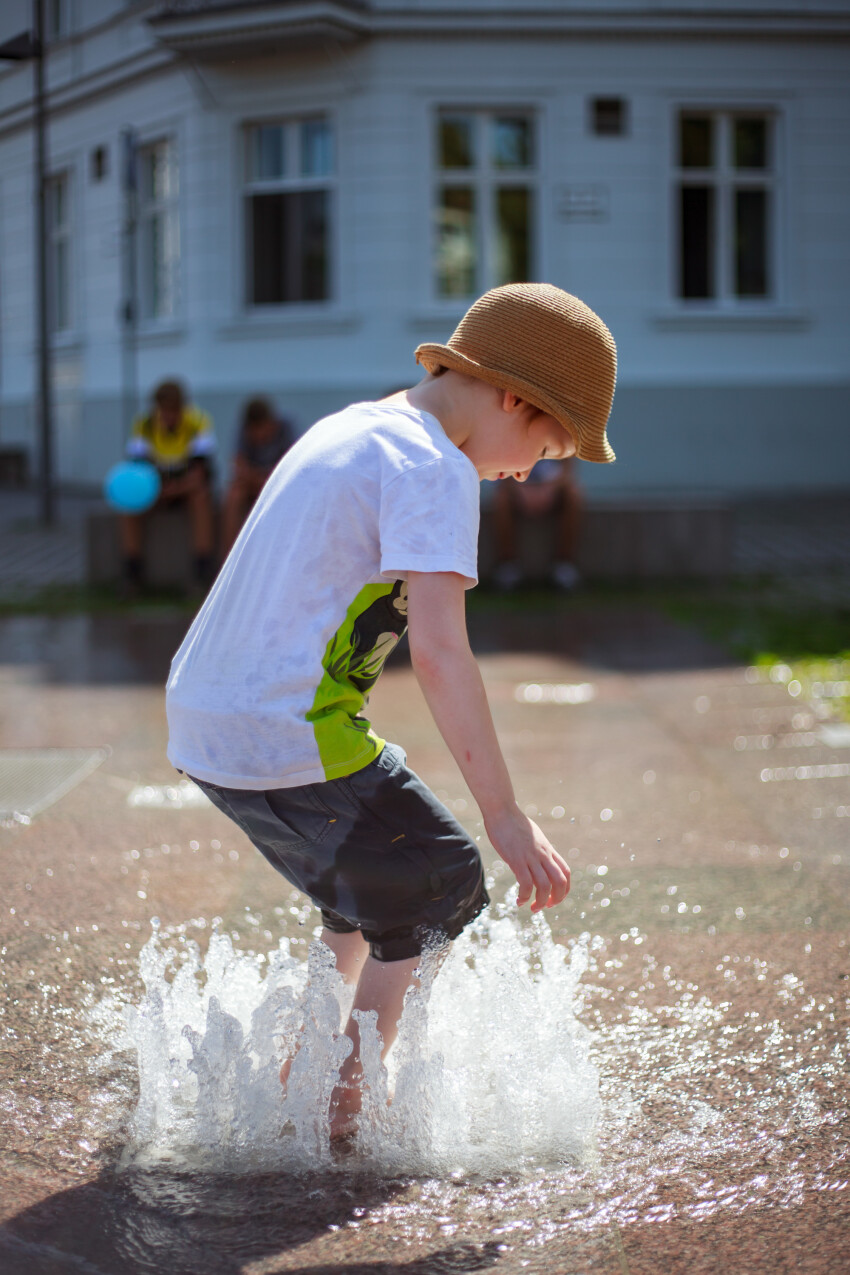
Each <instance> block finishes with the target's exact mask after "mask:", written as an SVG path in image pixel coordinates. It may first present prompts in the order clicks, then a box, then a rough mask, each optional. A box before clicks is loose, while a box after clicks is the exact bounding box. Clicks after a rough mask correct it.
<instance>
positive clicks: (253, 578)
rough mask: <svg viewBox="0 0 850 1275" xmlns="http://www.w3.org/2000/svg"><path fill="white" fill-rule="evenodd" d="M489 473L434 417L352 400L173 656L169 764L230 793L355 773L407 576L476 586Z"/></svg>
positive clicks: (320, 426) (300, 447)
mask: <svg viewBox="0 0 850 1275" xmlns="http://www.w3.org/2000/svg"><path fill="white" fill-rule="evenodd" d="M478 496H479V479H478V474H477V472H476V469H475V466H474V465H473V464H472V462H471V461H470V460H469V459H468V458H467V457H466V456H464V454H463V453H462V452H461V451H459V450H458V448H457V447H455V445H454V444H453V443H452V442H450V441H449V439H448V438H447V437H446V434H445V433H444V431H443V429H442V426H441V425H440V423H439V421H438V420H437V419H436V417H434V416H431V415H430V414H429V413H428V412H421V411H418V410H416V409H414V408H410V407H405V406H397V405H395V404H388V403H356V404H354V405H353V406H352V407H349V408H346V410H345V411H343V412H339V413H337V414H336V415H334V416H328V417H326V418H325V419H324V420H321V421H319V422H318V423H317V424H315V425H314V426H313V427H312V429H309V430H308V431H307V433H306V434H304V435H303V436H302V437H301V438H300V439H299V440H298V442H297V443H296V444H295V446H294V447H293V448H292V449H291V450H290V451H289V452H288V453H287V454H286V456H285V457H284V458H283V460H282V461H281V462H280V464H279V465H278V466H277V468H276V469H275V470H274V472H273V473H272V475H271V477H270V478H269V480H268V482H267V483H266V485H265V487H264V488H263V490H262V492H261V494H260V496H259V499H258V500H257V503H256V504H255V506H254V508H253V510H252V511H251V514H250V516H249V518H248V520H247V522H246V523H245V526H244V527H243V529H242V532H241V534H240V536H239V539H238V540H237V541H236V544H235V545H234V547H233V550H232V551H231V553H230V556H229V557H228V559H227V561H226V563H225V564H224V566H223V568H222V570H221V572H220V574H219V576H218V579H217V580H216V582H215V584H214V585H213V588H212V590H211V592H210V594H209V596H208V598H207V599H206V601H205V602H204V605H203V607H202V608H201V610H200V611H199V613H198V615H197V617H196V619H195V621H194V623H193V625H192V627H191V629H190V630H189V632H188V634H187V635H186V638H185V640H184V642H183V645H182V646H181V647H180V650H179V651H178V652H177V654H176V655H175V657H174V660H173V662H172V665H171V674H170V676H169V680H168V688H167V695H166V708H167V712H168V726H169V744H168V757H169V760H170V761H171V763H172V764H173V765H174V766H176V767H177V768H178V769H180V770H183V771H185V772H186V773H187V774H189V775H194V776H196V777H197V778H198V779H204V780H206V781H207V782H209V783H213V784H219V785H221V786H222V787H227V788H250V789H266V788H285V787H292V786H295V785H299V784H310V783H317V782H321V781H323V780H325V779H336V778H339V777H340V776H342V775H348V774H351V773H353V772H354V771H356V770H359V769H361V768H362V767H363V766H366V765H368V764H369V762H370V761H372V760H373V759H374V758H375V757H376V756H377V755H378V753H379V752H380V750H381V748H382V747H383V743H384V741H383V740H381V739H379V738H378V737H377V736H376V735H375V734H374V732H373V731H372V729H371V727H370V725H369V723H368V721H366V720H365V718H364V717H362V716H361V715H360V714H361V710H362V709H363V706H364V704H365V700H366V696H367V695H368V693H369V690H370V689H371V687H372V685H374V683H375V681H376V680H377V677H378V675H379V673H380V671H381V669H382V667H383V664H384V660H385V659H386V657H387V655H388V654H389V652H390V651H391V650H392V648H393V647H394V646H395V644H396V642H397V641H398V640H399V638H400V637H401V636H402V634H403V633H404V630H405V628H406V625H407V584H406V580H407V573H408V571H454V572H457V573H458V574H459V575H462V576H464V577H466V579H467V580H468V585H467V587H470V586H471V585H473V584H475V582H476V579H477V551H478V508H479V503H478Z"/></svg>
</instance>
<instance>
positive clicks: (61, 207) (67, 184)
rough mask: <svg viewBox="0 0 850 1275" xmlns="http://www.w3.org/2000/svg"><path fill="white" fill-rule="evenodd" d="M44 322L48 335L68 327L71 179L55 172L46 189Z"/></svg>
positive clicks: (69, 323)
mask: <svg viewBox="0 0 850 1275" xmlns="http://www.w3.org/2000/svg"><path fill="white" fill-rule="evenodd" d="M45 231H46V235H47V322H48V326H49V328H50V331H51V332H56V333H58V332H68V331H69V330H70V328H71V320H72V315H71V177H70V174H69V173H58V174H57V175H56V176H55V177H51V178H49V179H48V181H47V185H46V190H45Z"/></svg>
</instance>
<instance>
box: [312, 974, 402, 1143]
mask: <svg viewBox="0 0 850 1275" xmlns="http://www.w3.org/2000/svg"><path fill="white" fill-rule="evenodd" d="M421 960H422V958H421V957H420V956H413V957H410V958H409V959H408V960H406V961H376V960H375V958H374V957H373V956H367V957H366V959H365V961H364V963H363V970H362V973H361V975H360V978H359V980H358V983H357V991H356V992H355V994H354V1004H353V1005H352V1007H351V1008H352V1014H351V1017H350V1018H349V1020H348V1023H347V1024H346V1028H345V1034H346V1036H348V1038H349V1039H350V1041H351V1043H352V1046H353V1048H352V1050H351V1053H350V1054H349V1055H348V1057H347V1058H346V1060H345V1062H344V1063H343V1064H342V1067H341V1068H340V1072H339V1084H338V1085H337V1087H336V1089H334V1092H333V1095H332V1097H331V1137H332V1138H334V1137H336V1138H339V1137H344V1136H345V1135H346V1134H347V1133H349V1132H351V1130H352V1127H353V1120H354V1117H355V1116H356V1115H357V1114H358V1112H359V1111H360V1106H361V1102H362V1098H363V1095H362V1091H361V1088H360V1082H361V1080H362V1078H363V1071H362V1067H361V1063H360V1031H359V1028H358V1025H357V1022H356V1020H355V1018H354V1010H374V1011H375V1012H376V1013H377V1015H378V1022H377V1027H378V1031H379V1032H380V1033H381V1040H382V1048H381V1057H382V1058H386V1056H387V1054H388V1053H389V1051H390V1048H391V1047H392V1045H393V1044H394V1042H395V1038H396V1036H397V1035H398V1024H399V1019H400V1018H401V1012H402V1009H403V1008H404V998H405V995H406V993H407V990H408V988H410V987H414V986H417V985H418V982H419V980H418V978H417V977H416V975H415V971H416V970H417V969H418V967H419V965H420V963H421Z"/></svg>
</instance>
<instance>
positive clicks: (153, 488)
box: [103, 460, 162, 514]
mask: <svg viewBox="0 0 850 1275" xmlns="http://www.w3.org/2000/svg"><path fill="white" fill-rule="evenodd" d="M161 487H162V482H161V480H160V477H159V472H158V471H157V469H156V467H155V466H154V465H151V464H149V463H148V461H146V460H122V461H119V462H118V464H117V465H113V466H112V468H111V469H110V471H109V473H108V474H107V475H106V480H105V482H104V484H103V494H104V496H105V497H106V499H107V500H108V502H109V504H110V505H111V506H112V508H113V509H118V510H120V511H121V513H122V514H141V513H144V511H145V510H146V509H150V507H151V505H155V504H156V499H157V496H158V495H159V492H160V488H161Z"/></svg>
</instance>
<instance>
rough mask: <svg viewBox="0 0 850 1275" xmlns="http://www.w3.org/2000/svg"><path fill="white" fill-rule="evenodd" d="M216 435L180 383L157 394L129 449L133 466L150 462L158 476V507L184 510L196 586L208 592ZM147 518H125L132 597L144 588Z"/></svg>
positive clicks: (128, 584) (127, 572)
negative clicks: (159, 485) (144, 541)
mask: <svg viewBox="0 0 850 1275" xmlns="http://www.w3.org/2000/svg"><path fill="white" fill-rule="evenodd" d="M215 450H216V447H215V435H214V434H213V431H212V422H211V421H210V418H209V416H207V414H206V413H205V412H202V411H200V410H199V408H197V407H193V406H192V405H191V404H189V403H187V402H186V396H185V394H184V392H183V387H182V386H181V384H180V382H179V381H162V382H161V384H159V385H158V386H157V387H156V389H155V390H154V392H153V403H152V406H151V411H150V412H148V413H147V415H145V416H140V417H138V419H137V420H135V421H134V422H133V428H132V432H131V435H130V439H129V442H128V443H127V455H128V457H129V458H130V459H131V460H147V461H150V462H151V464H153V465H155V466H156V468H157V469H158V470H159V474H160V477H161V479H162V489H161V491H160V495H159V498H158V500H157V507H162V506H168V505H173V504H178V503H179V504H185V505H186V507H187V509H188V511H189V520H190V524H191V528H192V550H193V553H194V568H195V581H196V584H197V586H198V588H199V589H201V590H206V587H207V585H208V584H209V581H210V576H211V574H212V568H213V548H214V531H213V494H212V478H213V471H212V464H213V460H214V458H215ZM145 516H146V515H144V514H122V516H121V545H122V551H123V554H124V582H125V591H126V593H127V595H128V596H130V597H132V596H134V595H136V594H137V593H138V592H139V590H140V588H141V585H142V579H143V574H144V562H143V558H142V548H143V538H144V524H145Z"/></svg>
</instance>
